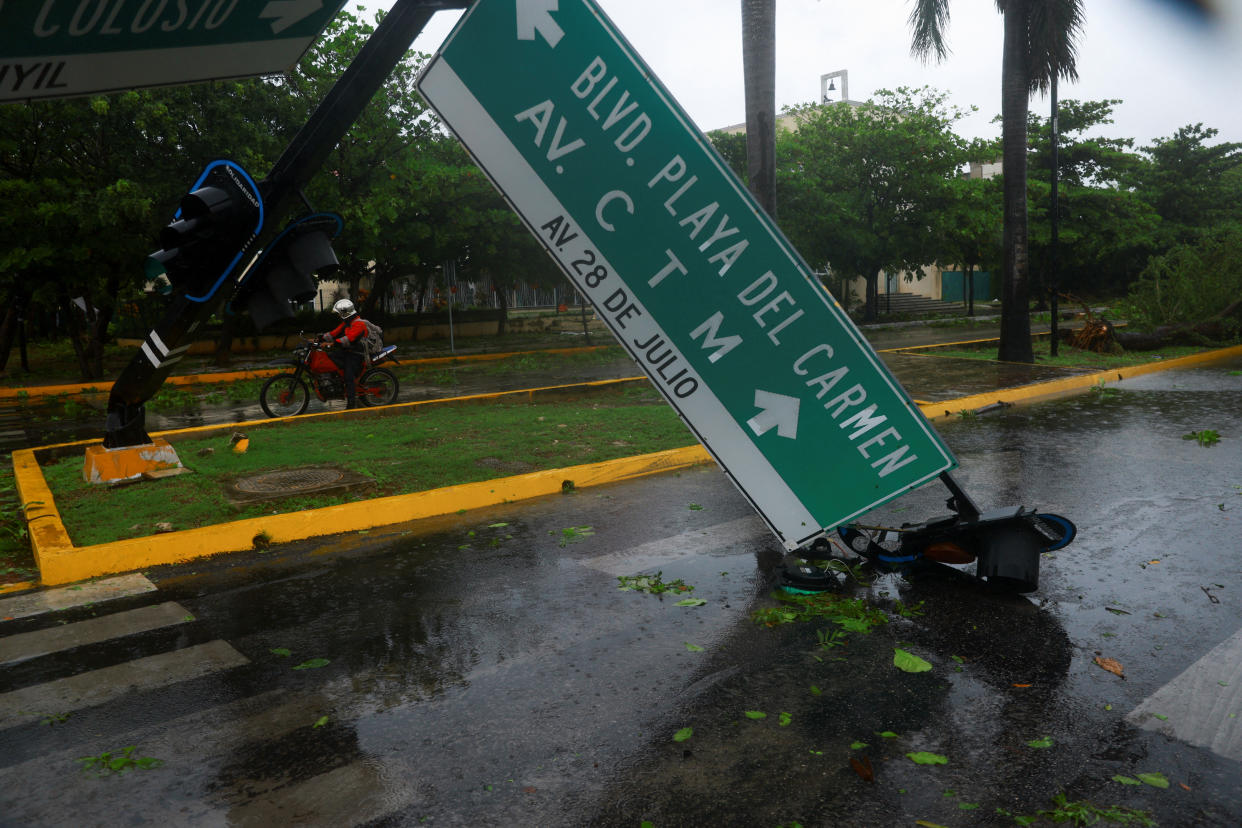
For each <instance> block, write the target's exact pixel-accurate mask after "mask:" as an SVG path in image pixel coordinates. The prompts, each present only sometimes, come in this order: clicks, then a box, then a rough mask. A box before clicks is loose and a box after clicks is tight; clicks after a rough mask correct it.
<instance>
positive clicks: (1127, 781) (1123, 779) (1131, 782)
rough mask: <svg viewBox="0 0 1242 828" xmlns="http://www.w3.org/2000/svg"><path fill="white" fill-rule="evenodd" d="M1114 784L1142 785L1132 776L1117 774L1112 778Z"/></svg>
mask: <svg viewBox="0 0 1242 828" xmlns="http://www.w3.org/2000/svg"><path fill="white" fill-rule="evenodd" d="M1113 781H1114V782H1120V783H1121V784H1123V785H1142V784H1143V783H1142V782H1140V781H1138V780H1137V779H1135V778H1134V777H1133V776H1122V775H1121V774H1117V775H1116V776H1114V777H1113Z"/></svg>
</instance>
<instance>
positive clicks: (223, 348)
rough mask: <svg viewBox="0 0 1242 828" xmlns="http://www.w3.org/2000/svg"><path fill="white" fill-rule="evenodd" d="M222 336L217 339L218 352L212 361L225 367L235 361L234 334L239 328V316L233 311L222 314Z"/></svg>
mask: <svg viewBox="0 0 1242 828" xmlns="http://www.w3.org/2000/svg"><path fill="white" fill-rule="evenodd" d="M221 320H222V322H221V324H220V338H219V339H218V340H216V352H215V353H214V354H213V355H212V357H211V361H212V362H213V363H214V364H215V365H217V366H220V367H224V366H226V365H228V364H230V363H231V362H232V361H233V334H234V333H236V329H237V316H236V315H234V314H231V313H225V314H223V315H222V316H221Z"/></svg>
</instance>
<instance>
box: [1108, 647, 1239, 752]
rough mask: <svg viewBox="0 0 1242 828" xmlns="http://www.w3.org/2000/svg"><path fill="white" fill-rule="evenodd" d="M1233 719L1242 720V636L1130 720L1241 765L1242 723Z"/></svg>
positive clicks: (1214, 651)
mask: <svg viewBox="0 0 1242 828" xmlns="http://www.w3.org/2000/svg"><path fill="white" fill-rule="evenodd" d="M1231 714H1232V715H1234V716H1237V715H1238V714H1242V630H1239V631H1238V632H1236V633H1234V634H1233V636H1232V637H1231V638H1228V639H1226V640H1224V641H1222V642H1221V643H1220V644H1218V645H1216V646H1215V647H1213V648H1212V649H1211V651H1209V652H1208V653H1207V655H1205V656H1203V658H1201V659H1199V660H1198V661H1196V662H1195V663H1194V664H1192V665H1190V666H1189V667H1187V668H1186V670H1185V671H1184V672H1183V673H1182V674H1181V675H1180V676H1178V677H1177V678H1175V679H1173V680H1172V681H1170V682H1169V683H1168V684H1166V685H1165V686H1164V687H1161V688H1160V689H1159V690H1157V691H1156V692H1155V693H1152V694H1151V695H1150V696H1148V697H1147V699H1145V700H1144V701H1143V702H1142V703H1141V704H1139V706H1138V707H1136V708H1134V710H1132V711H1131V712H1130V713H1129V715H1127V716H1126V720H1127V721H1129V722H1130V723H1132V724H1135V725H1138V726H1139V727H1142V728H1146V729H1147V730H1155V731H1157V732H1159V733H1163V734H1165V735H1167V736H1172V737H1174V738H1177V739H1181V740H1182V741H1184V742H1189V743H1190V744H1192V745H1198V746H1200V747H1205V748H1207V749H1208V750H1210V751H1212V752H1213V753H1216V754H1219V755H1220V756H1224V757H1226V758H1228V759H1235V760H1242V717H1239V718H1231ZM1157 716H1162V717H1165V718H1157Z"/></svg>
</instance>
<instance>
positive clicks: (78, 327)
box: [59, 290, 95, 380]
mask: <svg viewBox="0 0 1242 828" xmlns="http://www.w3.org/2000/svg"><path fill="white" fill-rule="evenodd" d="M59 300H60V306H61V308H63V309H64V313H65V325H66V326H67V327H68V328H69V342H70V343H71V344H72V345H73V355H74V357H75V358H76V359H77V361H78V374H79V376H80V377H81V378H82V379H83V380H91V379H95V377H93V376H91V366H90V361H89V359H88V358H87V354H86V349H85V348H83V346H82V341H83V339H84V338H85V332H84V331H83V329H82V321H81V316H80V311H79V310H78V306H77V305H76V304H74V301H73V297H71V296H70V295H69V293H68V291H64V290H62V291H61V292H60V296H59Z"/></svg>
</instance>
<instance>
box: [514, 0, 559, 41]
mask: <svg viewBox="0 0 1242 828" xmlns="http://www.w3.org/2000/svg"><path fill="white" fill-rule="evenodd" d="M559 5H560V0H517V37H518V40H534V39H535V32H539V34H541V35H543V39H544V40H546V41H548V45H549V46H551V47H553V48H556V44H558V43H560V42H561V37H562V36H563V35H564V34H565V30H564V29H562V28H561V27H560V26H559V25H557V22H556V21H555V20H553V19H552V12H554V11H556V10H557V9H558V7H559Z"/></svg>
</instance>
